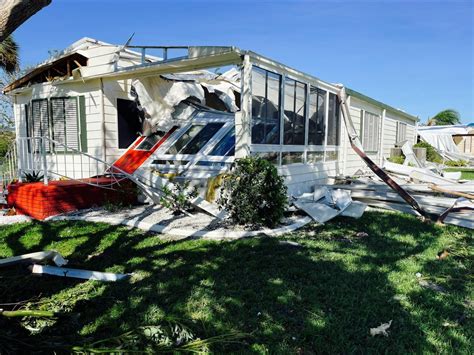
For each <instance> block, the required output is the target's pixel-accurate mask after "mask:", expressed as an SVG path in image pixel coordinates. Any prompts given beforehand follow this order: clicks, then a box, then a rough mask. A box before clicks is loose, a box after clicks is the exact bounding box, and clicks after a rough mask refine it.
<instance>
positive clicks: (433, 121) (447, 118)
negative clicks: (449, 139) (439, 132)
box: [427, 109, 461, 126]
mask: <svg viewBox="0 0 474 355" xmlns="http://www.w3.org/2000/svg"><path fill="white" fill-rule="evenodd" d="M459 123H461V116H460V115H459V112H458V111H456V110H453V109H447V110H443V111H441V112H438V113H437V114H436V115H434V116H433V117H431V118H430V119H429V120H428V123H427V125H428V126H447V125H453V124H459Z"/></svg>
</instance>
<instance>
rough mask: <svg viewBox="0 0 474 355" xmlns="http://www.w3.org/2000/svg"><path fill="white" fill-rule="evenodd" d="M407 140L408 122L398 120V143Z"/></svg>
mask: <svg viewBox="0 0 474 355" xmlns="http://www.w3.org/2000/svg"><path fill="white" fill-rule="evenodd" d="M406 140H407V124H406V123H403V122H400V121H397V141H396V143H402V142H404V141H406Z"/></svg>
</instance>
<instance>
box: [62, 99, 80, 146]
mask: <svg viewBox="0 0 474 355" xmlns="http://www.w3.org/2000/svg"><path fill="white" fill-rule="evenodd" d="M77 106H78V105H77V98H75V97H69V98H66V99H64V122H65V124H66V145H67V146H68V147H71V148H74V149H79V125H78V117H77V111H78V110H77Z"/></svg>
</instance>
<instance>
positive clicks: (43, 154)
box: [40, 138, 48, 185]
mask: <svg viewBox="0 0 474 355" xmlns="http://www.w3.org/2000/svg"><path fill="white" fill-rule="evenodd" d="M40 139H41V158H42V159H43V183H44V184H45V185H48V163H47V162H46V148H45V146H44V139H43V138H40Z"/></svg>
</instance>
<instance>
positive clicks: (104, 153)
mask: <svg viewBox="0 0 474 355" xmlns="http://www.w3.org/2000/svg"><path fill="white" fill-rule="evenodd" d="M99 80H100V115H101V126H102V127H101V131H102V160H103V161H105V162H106V161H107V147H106V144H105V140H106V139H105V102H104V81H103V80H102V78H100V79H99Z"/></svg>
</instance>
